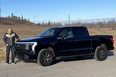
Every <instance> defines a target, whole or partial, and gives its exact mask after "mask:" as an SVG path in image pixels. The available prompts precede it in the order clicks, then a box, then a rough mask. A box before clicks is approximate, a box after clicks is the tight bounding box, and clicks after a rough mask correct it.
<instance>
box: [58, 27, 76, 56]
mask: <svg viewBox="0 0 116 77" xmlns="http://www.w3.org/2000/svg"><path fill="white" fill-rule="evenodd" d="M74 39H75V37H74V33H73V30H72V28H65V29H63V30H62V31H61V32H60V33H59V34H58V36H57V44H56V49H57V52H56V55H61V56H63V55H71V54H72V52H73V51H74Z"/></svg>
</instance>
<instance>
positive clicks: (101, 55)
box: [94, 46, 107, 61]
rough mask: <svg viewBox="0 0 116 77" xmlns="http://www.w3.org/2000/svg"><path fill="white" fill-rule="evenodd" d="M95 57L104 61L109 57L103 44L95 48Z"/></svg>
mask: <svg viewBox="0 0 116 77" xmlns="http://www.w3.org/2000/svg"><path fill="white" fill-rule="evenodd" d="M94 59H95V60H96V61H104V60H106V59H107V49H106V48H105V47H103V46H98V47H97V48H96V50H95V54H94Z"/></svg>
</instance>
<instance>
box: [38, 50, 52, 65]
mask: <svg viewBox="0 0 116 77" xmlns="http://www.w3.org/2000/svg"><path fill="white" fill-rule="evenodd" d="M52 62H53V53H52V51H50V50H48V49H42V50H41V51H40V52H39V53H38V57H37V63H38V64H40V65H42V66H49V65H51V64H52Z"/></svg>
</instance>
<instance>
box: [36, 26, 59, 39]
mask: <svg viewBox="0 0 116 77" xmlns="http://www.w3.org/2000/svg"><path fill="white" fill-rule="evenodd" d="M58 31H59V29H58V28H49V29H46V30H45V31H44V32H42V33H40V34H39V35H38V36H39V37H53V36H55V35H56V34H57V32H58Z"/></svg>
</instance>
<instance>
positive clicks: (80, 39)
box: [74, 27, 92, 54]
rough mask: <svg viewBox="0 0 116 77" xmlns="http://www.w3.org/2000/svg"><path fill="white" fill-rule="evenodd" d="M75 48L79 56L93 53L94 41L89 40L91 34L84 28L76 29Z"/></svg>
mask: <svg viewBox="0 0 116 77" xmlns="http://www.w3.org/2000/svg"><path fill="white" fill-rule="evenodd" d="M75 36H76V38H75V45H74V46H75V48H76V53H77V54H88V53H91V49H92V41H91V39H90V38H89V33H88V31H87V29H86V28H84V27H81V28H79V27H77V28H75Z"/></svg>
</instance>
